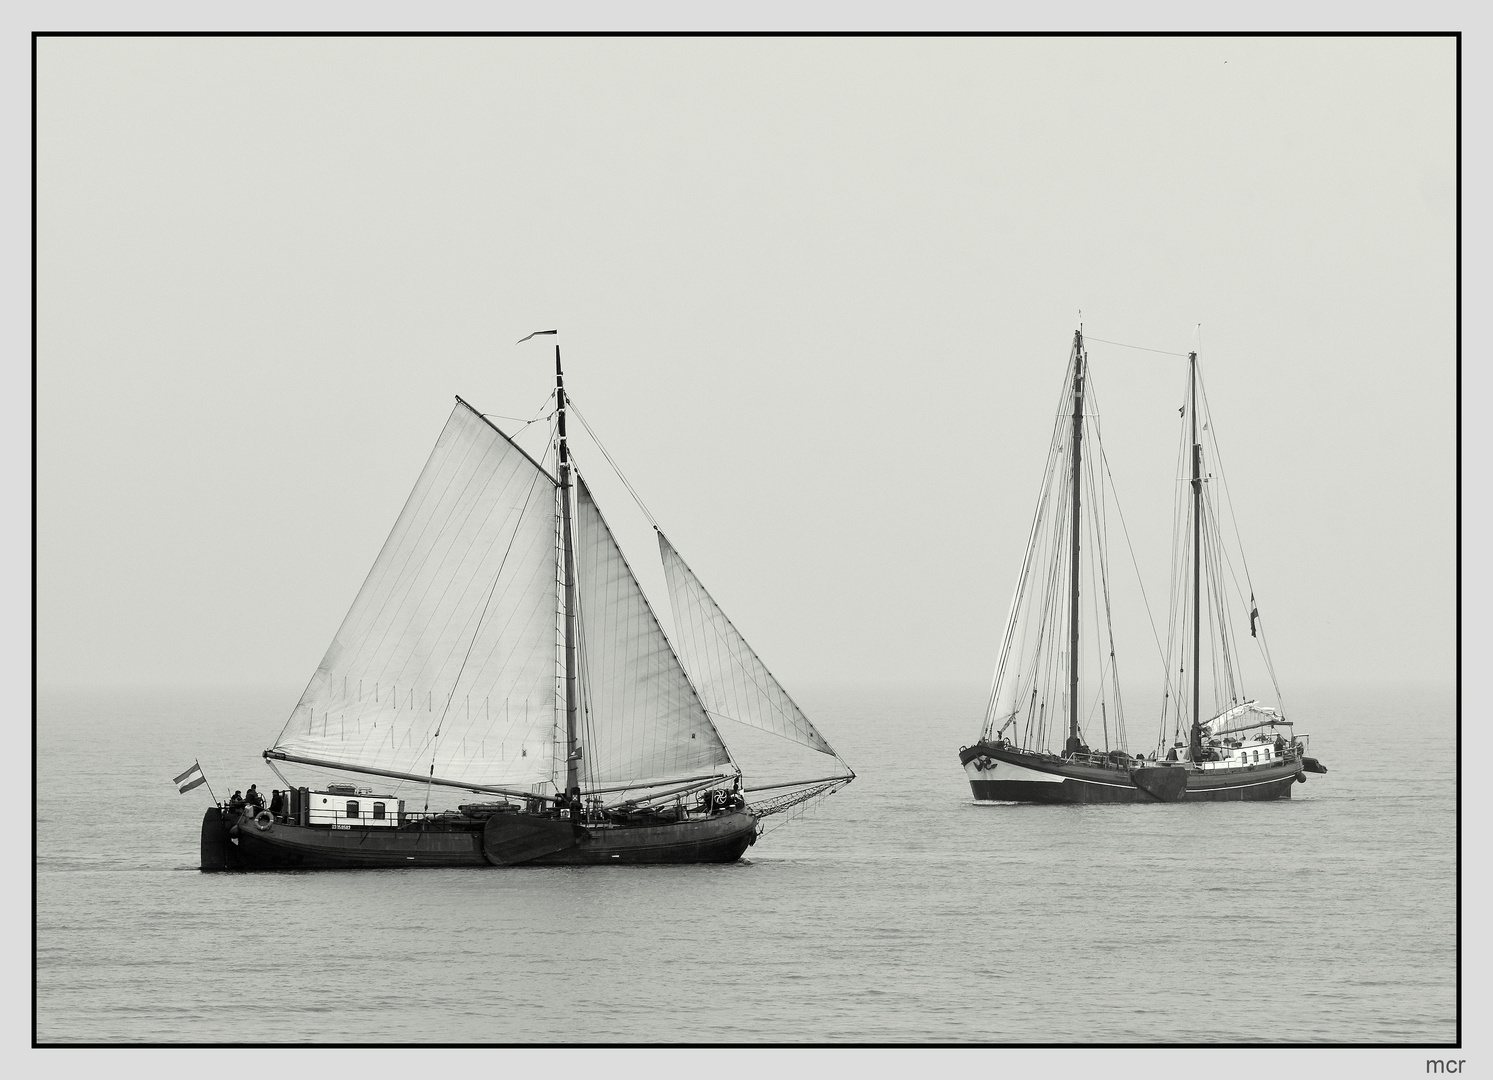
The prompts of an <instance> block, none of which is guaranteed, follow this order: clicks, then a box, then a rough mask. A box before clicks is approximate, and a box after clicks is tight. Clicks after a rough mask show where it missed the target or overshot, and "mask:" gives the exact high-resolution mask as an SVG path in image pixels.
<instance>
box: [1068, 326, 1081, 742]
mask: <svg viewBox="0 0 1493 1080" xmlns="http://www.w3.org/2000/svg"><path fill="white" fill-rule="evenodd" d="M1083 375H1084V371H1083V327H1079V328H1078V329H1077V330H1076V331H1074V334H1073V455H1072V456H1073V543H1072V548H1073V558H1072V566H1071V568H1070V571H1069V588H1068V743H1067V746H1066V748H1065V750H1064V752H1065V753H1068V754H1072V753H1074V752H1076V751H1077V750H1078V748H1079V747H1080V746H1082V745H1083V744H1082V743H1081V742H1080V741H1079V738H1078V541H1079V535H1080V531H1081V527H1080V520H1079V513H1078V504H1079V479H1080V474H1079V471H1078V470H1079V464H1080V462H1081V461H1082V460H1083Z"/></svg>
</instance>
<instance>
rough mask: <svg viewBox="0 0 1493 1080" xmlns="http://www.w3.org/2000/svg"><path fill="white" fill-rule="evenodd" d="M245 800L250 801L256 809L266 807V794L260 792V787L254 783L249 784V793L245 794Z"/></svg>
mask: <svg viewBox="0 0 1493 1080" xmlns="http://www.w3.org/2000/svg"><path fill="white" fill-rule="evenodd" d="M244 802H246V803H248V804H249V805H250V806H252V807H254V808H255V809H256V810H262V809H264V796H263V795H261V794H259V788H258V787H256V786H255V785H254V784H250V785H249V793H248V794H247V795H245V796H244Z"/></svg>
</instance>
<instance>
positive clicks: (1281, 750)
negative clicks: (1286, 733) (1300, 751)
mask: <svg viewBox="0 0 1493 1080" xmlns="http://www.w3.org/2000/svg"><path fill="white" fill-rule="evenodd" d="M1275 752H1276V753H1277V754H1279V755H1280V756H1281V757H1285V754H1286V740H1285V739H1283V738H1281V737H1280V736H1279V735H1277V736H1276V737H1275Z"/></svg>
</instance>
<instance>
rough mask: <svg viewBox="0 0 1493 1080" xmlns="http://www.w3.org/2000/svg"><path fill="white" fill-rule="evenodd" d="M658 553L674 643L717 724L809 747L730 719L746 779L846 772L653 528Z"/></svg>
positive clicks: (753, 783) (801, 779) (776, 782)
mask: <svg viewBox="0 0 1493 1080" xmlns="http://www.w3.org/2000/svg"><path fill="white" fill-rule="evenodd" d="M658 553H660V556H661V557H663V568H664V574H666V577H667V580H669V600H670V603H672V605H673V615H675V624H676V632H678V635H679V650H681V651H682V653H684V657H685V663H687V666H688V671H690V675H691V677H693V680H694V686H696V689H697V690H699V693H700V699H702V701H703V702H705V708H706V710H708V711H709V714H711V719H712V720H714V721H715V723H717V724H723V723H727V721H730V723H733V724H741V726H742V727H747V729H755V730H757V732H766V733H769V735H775V736H778V739H787V741H788V742H796V744H797V745H799V747H803V748H805V750H808V751H814V753H803V751H799V753H796V754H785V753H784V750H785V747H784V745H782V742H781V741H779V742H776V745H775V747H772V745H758V744H761V742H763V741H761V739H760V738H758V739H751V738H748V736H745V735H744V733H742V730H741V727H730V729H729V730H730V738H732V745H733V747H735V748H736V754H738V762H739V763H741V765H742V768H744V771H745V772H747V786H748V787H758V789H760V787H761V786H764V784H770V786H790V784H793V783H812V781H821V780H826V778H829V777H833V775H845V777H850V775H853V774H851V772H850V769H848V768H847V766H845V763H844V762H842V760H841V759H839V756H838V754H836V753H835V748H833V747H832V745H830V744H829V741H827V739H826V738H824V736H823V735H820V732H818V730H817V729H815V727H814V724H812V723H811V721H809V719H808V717H806V716H805V714H803V710H800V708H799V707H797V704H796V702H794V701H793V698H790V696H788V692H787V690H784V689H782V686H781V684H779V683H778V680H776V678H775V677H773V675H772V672H770V671H767V666H766V665H764V663H763V662H761V659H760V657H758V656H757V653H755V651H752V647H751V645H748V644H747V639H745V638H744V636H742V635H741V632H739V630H738V629H736V626H735V624H733V623H732V620H730V618H727V617H726V612H724V611H721V608H720V605H718V603H717V602H715V599H714V598H712V596H711V595H709V592H706V589H705V586H703V584H700V580H699V578H697V577H696V575H694V571H691V569H690V566H688V565H687V563H685V562H684V559H681V557H679V553H678V551H675V548H673V545H672V544H670V542H669V539H667V536H664V535H663V532H660V533H658Z"/></svg>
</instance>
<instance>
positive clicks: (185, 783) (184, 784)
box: [172, 761, 207, 795]
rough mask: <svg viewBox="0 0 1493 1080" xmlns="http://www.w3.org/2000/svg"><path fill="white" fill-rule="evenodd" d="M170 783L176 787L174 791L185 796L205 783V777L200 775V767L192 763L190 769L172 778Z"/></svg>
mask: <svg viewBox="0 0 1493 1080" xmlns="http://www.w3.org/2000/svg"><path fill="white" fill-rule="evenodd" d="M172 782H173V783H174V784H175V785H176V790H177V791H179V792H181V793H182V794H183V795H185V794H186V793H187V792H189V791H191V790H192V789H193V788H194V787H197V786H198V785H199V784H205V783H207V777H205V776H203V775H202V766H201V765H199V764H198V763H197V762H195V761H194V762H192V767H191V768H190V769H188V770H187V771H186V772H184V773H182V774H181V775H180V776H178V777H176V778H174V780H173V781H172Z"/></svg>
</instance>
